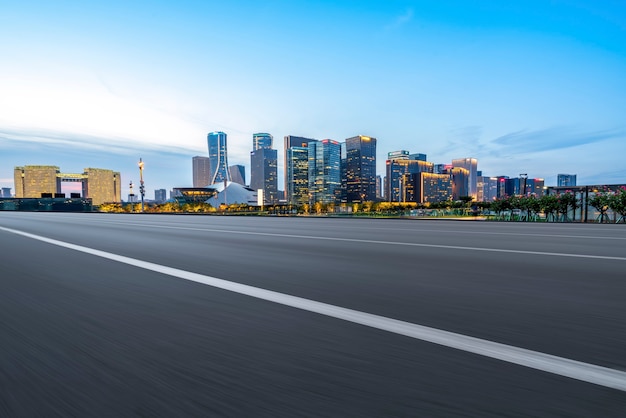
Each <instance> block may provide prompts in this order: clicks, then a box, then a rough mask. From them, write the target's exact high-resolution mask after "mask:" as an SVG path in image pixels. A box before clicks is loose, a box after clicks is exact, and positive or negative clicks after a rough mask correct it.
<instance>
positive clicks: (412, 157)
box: [409, 153, 427, 161]
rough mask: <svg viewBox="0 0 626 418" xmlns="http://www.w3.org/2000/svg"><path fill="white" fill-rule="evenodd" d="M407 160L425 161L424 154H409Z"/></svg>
mask: <svg viewBox="0 0 626 418" xmlns="http://www.w3.org/2000/svg"><path fill="white" fill-rule="evenodd" d="M409 160H419V161H427V160H426V154H419V153H418V154H409Z"/></svg>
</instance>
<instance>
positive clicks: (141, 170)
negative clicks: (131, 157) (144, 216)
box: [139, 158, 146, 213]
mask: <svg viewBox="0 0 626 418" xmlns="http://www.w3.org/2000/svg"><path fill="white" fill-rule="evenodd" d="M139 193H141V212H142V213H143V198H144V196H145V194H146V187H145V186H144V183H143V160H142V159H141V158H139Z"/></svg>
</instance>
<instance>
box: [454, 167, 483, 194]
mask: <svg viewBox="0 0 626 418" xmlns="http://www.w3.org/2000/svg"><path fill="white" fill-rule="evenodd" d="M452 166H453V167H461V168H464V169H466V170H467V171H469V177H468V181H467V195H466V196H472V197H473V198H474V200H476V198H477V196H478V190H477V189H478V178H477V177H478V160H477V159H476V158H457V159H454V160H452Z"/></svg>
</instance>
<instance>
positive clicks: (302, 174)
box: [285, 147, 309, 205]
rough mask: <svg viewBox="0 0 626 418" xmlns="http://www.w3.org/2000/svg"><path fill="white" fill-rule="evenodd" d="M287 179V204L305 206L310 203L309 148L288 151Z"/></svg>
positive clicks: (296, 148) (295, 148) (294, 148)
mask: <svg viewBox="0 0 626 418" xmlns="http://www.w3.org/2000/svg"><path fill="white" fill-rule="evenodd" d="M286 167H287V169H286V171H287V177H286V180H285V192H286V194H287V203H289V204H291V205H304V204H306V203H308V202H309V148H308V147H291V148H288V149H287V165H286Z"/></svg>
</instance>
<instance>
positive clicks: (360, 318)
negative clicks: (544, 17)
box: [0, 227, 626, 392]
mask: <svg viewBox="0 0 626 418" xmlns="http://www.w3.org/2000/svg"><path fill="white" fill-rule="evenodd" d="M0 230H2V231H5V232H10V233H13V234H17V235H21V236H24V237H27V238H32V239H35V240H38V241H42V242H46V243H48V244H52V245H56V246H59V247H63V248H68V249H71V250H75V251H79V252H82V253H86V254H90V255H94V256H97V257H101V258H105V259H108V260H112V261H116V262H119V263H123V264H127V265H130V266H134V267H138V268H142V269H145V270H150V271H154V272H157V273H161V274H166V275H169V276H172V277H177V278H180V279H184V280H189V281H192V282H196V283H201V284H205V285H208V286H212V287H216V288H219V289H224V290H228V291H231V292H234V293H238V294H242V295H247V296H251V297H254V298H258V299H262V300H266V301H269V302H274V303H278V304H281V305H285V306H290V307H293V308H297V309H301V310H305V311H309V312H314V313H318V314H321V315H325V316H328V317H332V318H337V319H342V320H344V321H349V322H353V323H356V324H361V325H364V326H368V327H371V328H376V329H380V330H384V331H388V332H392V333H394V334H399V335H404V336H407V337H410V338H415V339H418V340H422V341H428V342H431V343H435V344H439V345H442V346H446V347H451V348H455V349H458V350H462V351H466V352H470V353H474V354H478V355H481V356H485V357H490V358H494V359H498V360H502V361H506V362H509V363H514V364H518V365H521V366H525V367H529V368H533V369H537V370H541V371H545V372H549V373H552V374H556V375H560V376H565V377H569V378H572V379H577V380H581V381H584V382H588V383H593V384H596V385H601V386H605V387H609V388H613V389H617V390H620V391H625V392H626V372H623V371H619V370H614V369H610V368H607V367H602V366H597V365H594V364H589V363H584V362H580V361H576V360H571V359H567V358H563V357H558V356H553V355H551V354H545V353H540V352H537V351H532V350H527V349H524V348H519V347H514V346H510V345H506V344H501V343H497V342H493V341H488V340H483V339H480V338H475V337H469V336H466V335H462V334H456V333H453V332H449V331H444V330H440V329H436V328H430V327H426V326H423V325H418V324H413V323H410V322H405V321H400V320H397V319H392V318H387V317H384V316H379V315H374V314H370V313H367V312H361V311H356V310H353V309H347V308H342V307H340V306H335V305H330V304H327V303H323V302H317V301H314V300H310V299H305V298H301V297H297V296H291V295H286V294H283V293H279V292H274V291H271V290H266V289H261V288H258V287H253V286H248V285H244V284H240V283H235V282H230V281H228V280H223V279H219V278H216V277H211V276H206V275H203V274H198V273H193V272H189V271H185V270H180V269H176V268H172V267H168V266H163V265H160V264H155V263H150V262H147V261H142V260H137V259H134V258H130V257H125V256H122V255H118V254H113V253H109V252H106V251H101V250H96V249H94V248H89V247H84V246H81V245H76V244H72V243H69V242H64V241H59V240H55V239H51V238H46V237H43V236H39V235H35V234H31V233H28V232H23V231H18V230H15V229H11V228H5V227H0Z"/></svg>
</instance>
